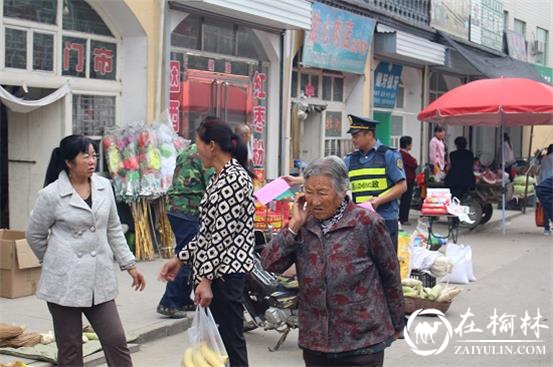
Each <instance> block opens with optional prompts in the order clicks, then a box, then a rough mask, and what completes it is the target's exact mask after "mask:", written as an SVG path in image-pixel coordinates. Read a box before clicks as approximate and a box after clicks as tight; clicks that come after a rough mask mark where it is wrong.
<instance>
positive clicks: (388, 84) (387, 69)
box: [373, 61, 403, 108]
mask: <svg viewBox="0 0 553 367" xmlns="http://www.w3.org/2000/svg"><path fill="white" fill-rule="evenodd" d="M402 69H403V66H402V65H398V64H390V63H389V62H384V61H382V62H380V64H378V66H377V68H376V69H375V71H374V88H373V105H374V107H381V108H394V107H395V105H396V96H397V90H398V86H399V82H400V80H401V71H402Z"/></svg>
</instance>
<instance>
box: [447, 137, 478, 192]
mask: <svg viewBox="0 0 553 367" xmlns="http://www.w3.org/2000/svg"><path fill="white" fill-rule="evenodd" d="M455 146H456V147H457V150H456V151H454V152H451V153H450V154H449V161H450V165H451V166H450V167H451V168H450V169H449V171H448V172H447V175H446V176H445V184H446V186H447V187H449V188H450V189H451V194H452V195H453V196H454V197H457V198H458V199H459V200H461V199H462V197H463V196H464V195H465V194H466V193H467V192H468V191H469V189H471V188H473V187H474V185H475V183H476V180H475V178H474V172H473V171H472V165H473V162H474V154H472V152H471V151H470V150H468V149H467V139H465V137H463V136H459V137H457V138H456V139H455Z"/></svg>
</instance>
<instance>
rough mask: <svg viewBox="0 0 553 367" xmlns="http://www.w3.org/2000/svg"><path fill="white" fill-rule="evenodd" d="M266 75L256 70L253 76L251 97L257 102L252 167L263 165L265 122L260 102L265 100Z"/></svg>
mask: <svg viewBox="0 0 553 367" xmlns="http://www.w3.org/2000/svg"><path fill="white" fill-rule="evenodd" d="M266 80H267V75H266V74H265V73H260V72H256V73H255V74H254V76H253V98H254V99H255V102H256V103H257V105H256V106H254V107H253V136H254V139H253V149H252V150H253V157H252V161H253V165H254V167H263V166H264V165H265V140H264V133H265V122H266V117H267V114H266V107H265V106H264V105H262V104H264V102H265V98H266V94H265V81H266Z"/></svg>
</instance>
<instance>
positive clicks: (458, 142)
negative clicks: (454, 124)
mask: <svg viewBox="0 0 553 367" xmlns="http://www.w3.org/2000/svg"><path fill="white" fill-rule="evenodd" d="M467 144H468V143H467V139H466V138H465V137H464V136H458V137H456V138H455V146H457V149H466V148H467Z"/></svg>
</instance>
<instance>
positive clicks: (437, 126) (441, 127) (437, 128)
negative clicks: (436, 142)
mask: <svg viewBox="0 0 553 367" xmlns="http://www.w3.org/2000/svg"><path fill="white" fill-rule="evenodd" d="M442 131H445V129H444V127H443V126H440V125H436V126H435V127H434V134H435V133H441V132H442Z"/></svg>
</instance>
